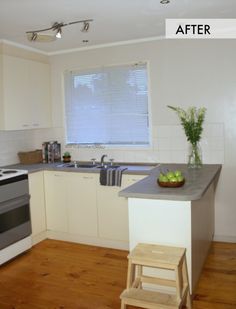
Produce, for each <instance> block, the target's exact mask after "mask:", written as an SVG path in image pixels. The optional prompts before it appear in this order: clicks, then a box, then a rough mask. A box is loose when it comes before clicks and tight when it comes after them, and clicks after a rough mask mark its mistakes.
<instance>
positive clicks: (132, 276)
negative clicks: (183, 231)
mask: <svg viewBox="0 0 236 309" xmlns="http://www.w3.org/2000/svg"><path fill="white" fill-rule="evenodd" d="M185 252H186V250H185V248H177V247H167V246H159V245H151V244H138V245H137V246H136V247H135V248H134V250H132V251H131V253H130V254H129V255H128V260H129V263H128V274H127V288H126V290H124V291H123V293H122V294H121V295H120V298H121V309H125V308H126V305H131V306H137V307H141V308H147V309H164V308H165V309H167V308H171V309H173V308H178V309H179V308H182V307H183V306H184V305H185V306H186V307H187V308H189V309H190V308H192V306H191V299H190V294H189V283H188V273H187V264H186V254H185ZM144 266H145V268H146V267H152V268H156V269H165V270H169V271H173V272H174V273H175V279H173V280H170V279H163V278H157V277H153V276H147V275H144V274H143V267H144ZM143 283H151V284H155V285H158V286H162V287H163V286H164V287H175V288H176V294H168V293H167V292H166V293H163V292H162V293H160V292H157V291H155V290H147V289H146V288H145V289H143Z"/></svg>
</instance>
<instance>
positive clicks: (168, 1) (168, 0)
mask: <svg viewBox="0 0 236 309" xmlns="http://www.w3.org/2000/svg"><path fill="white" fill-rule="evenodd" d="M160 3H161V4H168V3H170V0H161V1H160Z"/></svg>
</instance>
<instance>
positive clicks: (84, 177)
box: [83, 176, 93, 179]
mask: <svg viewBox="0 0 236 309" xmlns="http://www.w3.org/2000/svg"><path fill="white" fill-rule="evenodd" d="M83 179H93V177H92V176H83Z"/></svg>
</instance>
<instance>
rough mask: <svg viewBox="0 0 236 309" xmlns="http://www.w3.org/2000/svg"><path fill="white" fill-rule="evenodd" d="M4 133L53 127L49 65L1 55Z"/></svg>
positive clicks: (0, 70)
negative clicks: (5, 131)
mask: <svg viewBox="0 0 236 309" xmlns="http://www.w3.org/2000/svg"><path fill="white" fill-rule="evenodd" d="M0 62H1V64H0V74H1V78H0V81H1V87H0V88H1V89H2V97H1V103H0V104H1V106H0V108H1V119H0V128H1V129H3V130H23V129H37V128H46V127H50V126H51V95H50V67H49V64H47V63H42V62H38V61H33V60H28V59H23V58H20V57H13V56H8V55H0Z"/></svg>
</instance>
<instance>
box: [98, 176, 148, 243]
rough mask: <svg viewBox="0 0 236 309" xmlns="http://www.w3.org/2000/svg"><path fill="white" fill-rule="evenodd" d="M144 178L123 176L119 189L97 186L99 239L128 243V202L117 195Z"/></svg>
mask: <svg viewBox="0 0 236 309" xmlns="http://www.w3.org/2000/svg"><path fill="white" fill-rule="evenodd" d="M144 177H146V176H143V175H142V176H141V175H123V176H122V186H121V187H110V186H101V185H99V184H98V185H97V207H98V234H99V237H101V238H105V239H110V240H115V241H123V242H127V243H128V241H129V225H128V202H127V198H124V197H119V196H118V193H119V191H120V190H122V189H124V188H126V187H128V186H130V185H132V184H134V183H135V182H137V181H139V180H141V179H143V178H144Z"/></svg>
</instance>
